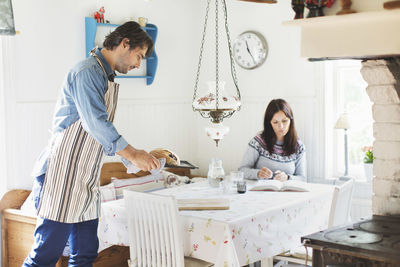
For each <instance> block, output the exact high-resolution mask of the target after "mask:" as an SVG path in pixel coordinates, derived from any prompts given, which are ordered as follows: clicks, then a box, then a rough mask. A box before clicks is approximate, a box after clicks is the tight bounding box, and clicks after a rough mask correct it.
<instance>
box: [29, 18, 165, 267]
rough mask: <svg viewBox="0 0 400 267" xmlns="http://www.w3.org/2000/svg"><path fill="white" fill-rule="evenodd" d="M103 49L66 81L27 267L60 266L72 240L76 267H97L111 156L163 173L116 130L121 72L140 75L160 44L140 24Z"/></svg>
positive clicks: (41, 170)
mask: <svg viewBox="0 0 400 267" xmlns="http://www.w3.org/2000/svg"><path fill="white" fill-rule="evenodd" d="M103 47H104V48H103V49H101V50H100V51H99V50H97V51H92V52H91V56H90V57H89V58H87V59H85V60H83V61H82V62H80V63H78V64H77V65H76V66H75V67H74V68H73V69H72V70H70V71H69V73H68V74H67V76H66V79H65V81H64V84H63V87H62V90H61V95H60V97H59V99H58V102H57V105H56V109H55V114H54V120H53V130H52V137H51V139H50V142H49V145H48V147H47V148H46V149H45V151H44V152H43V153H42V155H41V156H40V158H39V160H38V161H37V162H36V165H35V168H34V171H33V175H34V177H35V181H34V187H33V194H34V200H35V206H36V208H37V212H38V221H37V226H36V230H35V234H34V239H35V242H34V244H33V247H32V250H31V252H30V253H29V255H28V257H27V258H26V260H25V262H24V264H23V266H40V267H44V266H54V265H55V263H56V262H57V260H58V258H59V257H60V256H61V254H62V252H63V249H64V247H65V244H66V243H67V241H69V244H70V249H71V253H70V259H69V266H92V263H93V261H94V260H95V259H96V257H97V249H98V238H97V226H98V217H99V215H100V214H99V213H100V199H99V195H100V194H99V178H98V177H99V172H100V169H101V161H102V158H103V154H104V153H105V154H106V155H109V156H112V155H114V154H115V153H116V154H118V155H120V156H122V157H123V158H125V159H127V160H129V161H130V162H132V163H133V164H134V165H136V166H137V167H138V168H140V169H142V170H144V171H149V170H152V169H158V168H160V163H159V161H158V160H157V159H156V158H154V157H153V156H152V155H150V154H148V153H147V152H145V151H143V150H138V149H135V148H133V147H132V146H131V145H129V144H128V143H127V141H126V140H125V139H124V138H123V137H122V136H121V135H119V134H118V132H117V130H116V129H115V128H114V125H113V124H112V121H113V119H114V112H115V108H116V104H117V99H118V84H116V83H114V82H113V81H114V76H115V73H114V71H118V72H121V73H127V72H128V71H129V70H131V69H133V68H139V67H140V63H141V61H142V59H143V58H145V57H146V56H149V55H151V53H152V49H153V41H152V40H151V39H150V37H149V36H148V35H147V33H146V32H144V31H143V30H142V29H141V28H140V26H139V24H137V23H136V22H127V23H125V24H123V25H121V26H119V27H118V28H117V29H116V30H115V31H113V32H111V33H110V34H109V35H108V36H107V37H106V38H105V41H104V43H103ZM94 50H95V49H94Z"/></svg>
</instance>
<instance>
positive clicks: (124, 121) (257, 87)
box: [6, 0, 323, 188]
mask: <svg viewBox="0 0 400 267" xmlns="http://www.w3.org/2000/svg"><path fill="white" fill-rule="evenodd" d="M205 3H206V1H198V0H153V1H150V2H147V1H144V0H129V1H128V0H113V1H111V0H104V1H96V0H90V1H89V0H87V1H79V0H69V1H60V0H58V1H54V0H39V1H29V0H19V1H14V2H13V4H14V14H15V23H16V28H17V30H19V31H20V32H21V34H20V35H17V36H15V37H14V44H15V45H14V47H13V49H14V53H13V58H14V60H13V65H14V70H15V78H14V80H13V82H14V91H13V92H12V93H13V94H14V95H15V97H14V98H13V97H9V98H7V103H8V105H9V106H8V110H9V111H13V112H8V113H7V114H8V115H7V118H6V126H7V129H6V135H7V139H6V140H7V142H9V143H10V144H12V149H11V150H10V151H8V154H7V159H6V160H7V167H8V168H7V175H8V178H7V182H8V188H30V187H31V185H32V178H31V177H30V172H31V169H32V167H33V164H34V162H35V160H36V158H37V156H38V155H39V153H40V152H41V150H42V149H43V148H44V146H45V145H46V143H47V139H48V138H49V133H48V129H49V128H50V126H51V118H52V114H53V109H54V105H55V101H56V98H57V95H58V92H59V89H60V85H61V83H62V80H63V77H64V75H65V74H66V73H67V71H68V69H69V68H70V67H71V66H73V65H74V64H75V63H76V62H77V61H79V60H81V59H83V58H84V57H85V54H84V51H85V32H84V17H85V16H90V15H91V14H92V12H93V11H94V10H96V8H98V7H99V6H100V5H104V6H105V9H106V13H105V17H106V19H108V20H110V21H111V22H112V23H121V22H123V20H124V19H125V18H128V17H133V18H137V17H140V16H145V17H148V19H149V23H154V24H156V25H157V26H158V28H159V35H158V37H157V42H156V51H157V54H158V56H159V64H158V69H157V74H156V77H155V80H154V83H153V84H152V85H150V86H147V85H146V84H145V81H144V80H141V79H123V80H120V83H121V87H120V101H119V104H118V105H119V106H118V111H117V116H116V119H115V124H116V127H117V129H119V131H120V133H121V134H122V135H123V136H124V137H125V138H126V139H127V140H128V141H130V142H131V143H132V145H134V146H135V147H138V148H144V149H148V150H149V149H152V148H156V147H167V148H170V149H172V150H174V151H175V152H177V154H178V155H180V156H181V158H183V159H186V160H188V161H190V162H192V163H194V164H196V165H198V166H199V167H200V171H199V172H198V173H199V174H205V173H206V172H207V167H208V161H209V159H210V158H211V157H220V158H222V159H223V160H224V167H225V170H226V171H227V172H228V171H230V170H233V169H236V168H237V167H238V164H239V163H240V160H241V157H242V154H243V152H244V150H245V147H246V144H247V142H248V141H249V140H250V138H251V137H252V136H254V134H256V133H257V132H258V131H259V130H261V128H262V119H263V114H264V111H265V108H266V105H267V103H268V102H269V101H270V100H271V99H273V98H278V97H280V98H285V99H286V100H288V102H289V103H290V104H291V105H292V107H293V109H294V113H295V114H294V115H295V119H296V125H297V129H298V132H299V135H300V137H301V138H302V140H303V141H304V142H305V144H306V147H307V151H308V155H307V160H308V168H309V173H310V175H311V176H320V175H321V173H322V169H323V164H322V163H321V162H320V161H321V159H322V156H323V151H322V150H321V146H322V141H321V138H320V137H321V129H322V122H321V118H322V115H321V114H320V110H322V109H321V107H320V101H319V100H320V99H321V94H320V89H321V87H322V85H321V84H322V83H321V82H320V80H319V79H316V74H318V73H319V69H320V68H319V64H315V63H314V64H312V63H309V62H307V61H306V60H305V59H302V58H300V57H299V51H300V47H299V44H300V41H299V29H297V28H291V27H282V26H281V22H282V21H285V20H290V19H292V16H293V13H292V10H291V7H290V1H279V3H278V4H276V5H268V4H254V3H248V2H241V1H236V0H228V1H227V4H228V11H229V22H230V32H231V37H232V38H235V37H236V36H238V35H239V34H240V33H242V32H243V31H246V30H256V31H259V32H261V33H262V34H263V35H264V36H265V37H266V39H267V41H268V45H269V55H268V58H267V60H266V62H265V63H264V64H263V65H262V66H261V67H259V68H257V69H255V70H250V71H249V70H244V69H240V68H239V67H237V72H238V74H237V75H238V79H239V85H240V89H241V93H242V96H243V107H242V110H241V111H240V112H238V113H237V114H234V115H233V117H232V118H230V119H227V120H226V121H224V124H225V125H227V126H230V128H231V132H230V134H229V135H228V136H227V137H226V139H224V140H222V141H221V142H220V145H219V148H216V147H215V143H214V142H213V141H212V140H210V139H208V138H207V137H206V136H205V133H204V129H203V127H204V126H205V125H206V124H207V123H208V122H207V120H205V119H202V118H201V117H200V115H199V114H196V113H194V112H193V111H192V109H191V99H192V94H193V86H194V78H195V73H196V67H197V61H198V54H199V47H200V38H201V32H202V28H203V21H204V10H205ZM199 11H200V12H199ZM210 19H213V18H212V17H211V18H210ZM209 25H210V26H209V27H211V26H212V25H213V23H212V21H209ZM208 36H210V37H208V38H209V39H208V41H210V40H213V39H211V36H212V35H208ZM221 43H222V45H224V44H225V40H224V39H222V38H221ZM213 46H214V44H212V43H209V44H208V45H207V47H210V49H211V48H212V47H213ZM210 49H206V52H207V51H208V50H210ZM210 51H212V50H210ZM208 52H209V51H208ZM225 52H226V51H225ZM225 52H224V50H223V49H221V54H222V55H221V62H223V60H226V61H225V63H221V71H225V74H221V75H222V78H223V79H227V78H229V76H228V75H229V73H227V71H228V69H229V68H228V67H227V66H228V61H227V53H225ZM207 55H208V56H207ZM207 55H205V57H206V56H207V57H210V58H212V59H213V57H214V55H212V54H207ZM212 59H209V60H208V61H209V62H213V60H212ZM208 61H207V60H205V62H204V63H203V68H202V71H203V70H204V69H211V70H212V69H213V68H214V65H209V64H208ZM210 64H211V63H210ZM222 68H226V69H225V70H222ZM207 72H209V73H212V72H213V71H206V70H204V73H203V72H202V74H204V77H203V75H202V76H201V77H200V79H203V82H205V81H207V80H210V79H213V77H206V76H205V75H206V74H207ZM228 84H229V83H228ZM111 160H112V159H111Z"/></svg>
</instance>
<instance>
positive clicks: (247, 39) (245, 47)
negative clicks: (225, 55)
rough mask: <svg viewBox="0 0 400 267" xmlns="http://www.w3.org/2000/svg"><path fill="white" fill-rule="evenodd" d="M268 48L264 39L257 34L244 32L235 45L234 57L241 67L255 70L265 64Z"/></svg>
mask: <svg viewBox="0 0 400 267" xmlns="http://www.w3.org/2000/svg"><path fill="white" fill-rule="evenodd" d="M267 54H268V46H267V42H266V40H265V39H264V37H263V36H262V35H261V34H259V33H257V32H252V31H248V32H244V33H242V34H241V35H239V37H238V38H237V39H236V40H235V42H234V43H233V57H234V58H235V61H236V63H237V64H239V66H241V67H242V68H245V69H254V68H257V67H259V66H260V65H261V64H262V63H264V61H265V59H266V58H267Z"/></svg>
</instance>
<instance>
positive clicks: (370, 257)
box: [302, 216, 400, 267]
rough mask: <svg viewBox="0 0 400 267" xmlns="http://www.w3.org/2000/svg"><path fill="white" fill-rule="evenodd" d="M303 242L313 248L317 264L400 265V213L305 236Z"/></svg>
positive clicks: (387, 266) (359, 266)
mask: <svg viewBox="0 0 400 267" xmlns="http://www.w3.org/2000/svg"><path fill="white" fill-rule="evenodd" d="M302 242H304V243H305V246H306V247H309V248H312V250H313V261H312V266H313V267H325V266H330V265H334V266H355V267H383V266H385V267H394V266H400V216H399V217H397V216H373V217H372V218H370V219H367V220H361V221H359V222H357V223H353V224H350V225H347V226H344V227H336V228H331V229H328V230H325V231H320V232H318V233H314V234H311V235H308V236H305V237H302Z"/></svg>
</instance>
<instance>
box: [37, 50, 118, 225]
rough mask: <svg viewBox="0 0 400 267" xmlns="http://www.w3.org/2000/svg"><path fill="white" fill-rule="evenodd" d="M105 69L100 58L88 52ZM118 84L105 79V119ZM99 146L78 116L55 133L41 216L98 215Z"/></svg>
mask: <svg viewBox="0 0 400 267" xmlns="http://www.w3.org/2000/svg"><path fill="white" fill-rule="evenodd" d="M91 55H92V56H94V57H95V58H96V60H97V62H98V63H99V64H100V66H101V68H102V69H103V71H104V73H106V71H105V69H104V67H103V65H102V64H101V61H100V59H99V58H98V57H97V56H96V54H94V53H91ZM118 87H119V84H117V83H114V82H110V81H108V89H107V92H106V94H105V96H104V99H105V105H106V109H107V113H108V120H109V121H111V122H112V121H113V120H114V113H115V109H116V107H117V101H118ZM103 156H104V154H103V149H102V146H101V144H100V143H98V142H97V141H96V140H95V139H94V138H93V137H92V136H91V135H89V134H88V133H87V132H86V131H85V130H84V129H83V127H82V121H81V120H80V119H79V120H77V121H76V122H74V123H73V124H72V125H71V126H69V127H68V128H67V129H65V130H64V131H63V132H61V133H60V134H58V135H57V136H56V137H55V138H54V141H53V142H52V146H51V153H50V156H49V159H48V165H47V172H46V176H45V179H44V183H43V188H42V194H41V198H40V202H39V206H38V215H39V216H40V217H42V218H45V219H49V220H53V221H57V222H62V223H77V222H83V221H88V220H93V219H96V218H98V217H99V215H100V201H101V200H100V192H99V187H100V181H99V176H100V169H101V164H102V159H103Z"/></svg>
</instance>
